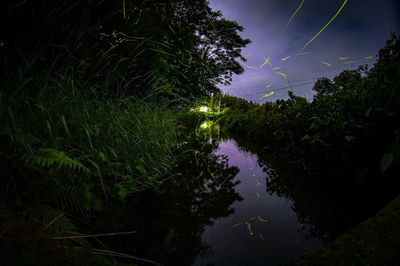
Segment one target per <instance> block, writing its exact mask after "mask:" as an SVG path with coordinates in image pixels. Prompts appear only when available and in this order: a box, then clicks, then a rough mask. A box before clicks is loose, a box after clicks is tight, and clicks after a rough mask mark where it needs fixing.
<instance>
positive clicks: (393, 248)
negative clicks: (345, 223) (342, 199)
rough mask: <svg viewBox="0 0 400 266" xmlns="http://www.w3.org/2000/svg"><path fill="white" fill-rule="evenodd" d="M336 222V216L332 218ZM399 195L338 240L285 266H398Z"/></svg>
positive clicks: (399, 233) (399, 240) (399, 258)
mask: <svg viewBox="0 0 400 266" xmlns="http://www.w3.org/2000/svg"><path fill="white" fill-rule="evenodd" d="M333 219H334V217H333ZM399 224H400V196H397V197H396V198H395V199H393V200H392V201H391V202H390V203H389V204H388V205H387V206H386V207H385V208H383V209H382V210H381V211H379V212H378V213H377V214H376V215H375V216H373V217H371V218H369V219H367V220H366V221H364V222H362V223H361V224H359V225H358V226H356V227H355V228H354V229H352V230H351V231H349V232H347V233H345V234H343V235H342V236H340V237H338V238H337V239H336V240H335V241H333V242H331V243H329V244H327V245H325V246H323V247H321V248H318V249H315V250H312V251H310V252H308V253H306V254H305V255H303V256H301V257H299V258H298V259H296V260H294V261H293V262H291V263H288V264H285V265H288V266H289V265H293V266H300V265H399V263H400V227H399V226H398V225H399Z"/></svg>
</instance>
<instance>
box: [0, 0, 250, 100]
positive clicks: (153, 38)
mask: <svg viewBox="0 0 400 266" xmlns="http://www.w3.org/2000/svg"><path fill="white" fill-rule="evenodd" d="M1 7H2V10H4V12H3V14H2V16H1V25H4V26H5V27H6V28H7V32H8V34H7V35H5V36H3V37H2V42H3V43H4V45H3V47H1V48H0V49H1V50H0V52H1V53H2V54H3V55H4V56H2V57H3V59H4V61H5V62H4V64H3V65H2V67H1V69H0V71H3V72H5V71H15V70H16V68H18V66H19V65H20V64H21V63H29V64H30V65H31V67H34V68H35V69H42V68H44V67H48V66H50V67H51V68H52V69H53V70H58V69H60V68H62V69H65V66H67V65H68V66H69V67H68V70H69V71H70V73H71V74H73V75H74V77H75V78H77V77H81V81H82V82H85V83H86V84H88V86H87V87H86V89H85V90H87V89H89V88H90V87H91V86H93V84H96V86H95V87H94V88H93V89H95V90H96V91H97V93H98V94H101V95H103V94H105V95H113V96H123V95H135V96H137V97H140V98H147V99H159V100H161V101H163V102H168V103H169V105H174V106H177V105H178V104H185V105H191V102H192V101H193V100H194V99H196V98H197V97H202V96H205V95H208V94H209V93H211V92H217V91H218V88H217V87H216V85H217V84H218V83H227V82H229V80H230V79H231V76H232V75H233V74H240V73H242V72H243V68H242V67H241V66H240V64H239V63H238V61H237V59H241V60H245V58H244V57H242V56H241V54H240V53H241V48H243V47H245V46H246V45H247V44H248V43H249V42H250V41H249V40H247V39H246V40H244V39H242V38H241V37H240V36H239V35H238V31H242V30H243V28H242V27H241V26H240V25H238V24H237V23H236V22H234V21H230V20H226V19H224V18H222V14H221V13H220V12H216V11H213V10H212V9H211V8H210V7H209V6H208V1H206V0H196V1H178V0H174V1H167V2H166V1H160V0H157V1H153V0H151V1H150V0H142V1H134V0H127V1H100V2H98V1H83V0H73V1H68V2H65V1H61V0H51V1H50V0H46V1H42V0H31V1H23V2H21V3H19V4H15V3H13V2H11V1H4V2H2V4H1ZM44 36H45V37H44ZM21 54H22V56H21ZM60 54H62V55H63V56H61V57H60ZM33 59H37V60H36V61H34V60H33ZM99 82H101V83H102V85H101V86H98V84H99ZM177 107H179V106H177Z"/></svg>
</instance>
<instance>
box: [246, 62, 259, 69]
mask: <svg viewBox="0 0 400 266" xmlns="http://www.w3.org/2000/svg"><path fill="white" fill-rule="evenodd" d="M243 65H244V66H245V67H247V68H252V69H256V70H257V69H258V68H256V67H253V66H248V65H246V64H245V63H243Z"/></svg>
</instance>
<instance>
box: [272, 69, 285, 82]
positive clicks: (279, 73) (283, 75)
mask: <svg viewBox="0 0 400 266" xmlns="http://www.w3.org/2000/svg"><path fill="white" fill-rule="evenodd" d="M274 73H276V74H278V75H281V76H282V77H283V78H284V79H286V80H287V78H286V75H285V74H283V73H281V72H277V71H274Z"/></svg>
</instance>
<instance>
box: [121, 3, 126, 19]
mask: <svg viewBox="0 0 400 266" xmlns="http://www.w3.org/2000/svg"><path fill="white" fill-rule="evenodd" d="M122 13H123V14H124V18H126V13H125V0H123V1H122Z"/></svg>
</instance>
